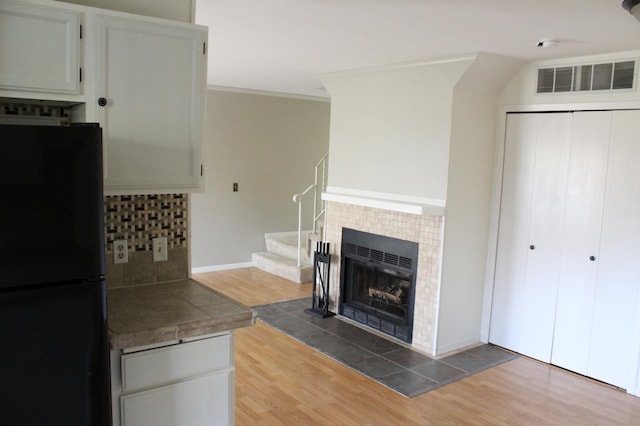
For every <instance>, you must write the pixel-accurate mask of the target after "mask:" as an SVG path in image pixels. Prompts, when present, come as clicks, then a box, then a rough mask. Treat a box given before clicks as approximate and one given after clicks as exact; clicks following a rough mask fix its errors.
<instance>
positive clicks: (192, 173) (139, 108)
mask: <svg viewBox="0 0 640 426" xmlns="http://www.w3.org/2000/svg"><path fill="white" fill-rule="evenodd" d="M96 26H97V31H98V35H97V44H98V48H97V55H98V62H97V64H98V65H97V95H98V97H99V98H103V99H104V100H103V102H101V104H104V106H99V107H98V109H97V116H98V119H99V121H100V122H101V123H102V126H103V129H104V130H103V131H104V144H105V152H106V155H105V178H106V179H105V188H106V189H169V190H171V189H188V188H195V187H198V185H199V181H200V174H201V154H200V150H201V143H202V125H203V115H204V97H205V94H206V87H205V74H206V73H205V69H206V54H205V41H206V36H207V33H206V29H205V28H204V27H196V26H193V25H179V24H170V23H159V22H156V21H153V22H147V21H140V20H138V19H133V18H131V19H129V18H126V17H121V16H108V15H99V16H98V17H97V19H96ZM96 101H98V100H96Z"/></svg>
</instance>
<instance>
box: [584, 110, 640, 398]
mask: <svg viewBox="0 0 640 426" xmlns="http://www.w3.org/2000/svg"><path fill="white" fill-rule="evenodd" d="M638 135H640V111H615V112H613V118H612V129H611V148H610V154H609V166H608V176H607V186H606V195H605V201H604V214H603V221H602V238H601V247H600V259H599V261H598V263H599V268H598V284H597V288H596V294H595V305H594V311H593V327H592V339H591V348H590V351H589V352H590V354H589V355H590V356H589V366H588V371H587V374H588V375H589V376H591V377H594V378H596V379H599V380H602V381H604V382H607V383H611V384H614V385H616V386H620V387H622V388H625V389H628V390H632V389H633V387H634V383H635V377H636V375H637V369H638V355H639V354H638V350H637V343H638V342H637V340H638V338H639V337H638V335H639V334H640V330H639V329H638V325H637V323H638V300H639V298H640V294H639V292H640V167H639V164H640V137H639V136H638Z"/></svg>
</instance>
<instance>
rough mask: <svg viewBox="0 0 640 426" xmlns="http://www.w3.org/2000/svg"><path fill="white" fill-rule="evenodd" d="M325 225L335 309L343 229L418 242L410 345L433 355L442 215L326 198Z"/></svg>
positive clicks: (337, 298) (332, 303)
mask: <svg viewBox="0 0 640 426" xmlns="http://www.w3.org/2000/svg"><path fill="white" fill-rule="evenodd" d="M325 227H326V229H325V231H326V237H325V238H326V242H328V243H329V244H330V252H331V273H330V278H329V280H330V281H329V282H330V288H329V301H330V304H329V306H330V310H331V311H333V312H338V306H337V302H338V300H339V292H340V247H341V245H342V228H351V229H355V230H357V231H364V232H369V233H372V234H379V235H384V236H387V237H393V238H399V239H402V240H407V241H413V242H416V243H418V273H417V277H416V290H415V306H414V320H413V341H412V343H411V345H412V346H413V347H414V348H415V349H417V350H420V351H423V352H425V353H427V354H434V353H435V338H436V323H437V315H438V292H439V281H440V257H441V245H442V227H443V217H442V216H432V215H417V214H412V213H403V212H397V211H392V210H386V209H381V208H374V207H364V206H360V205H353V204H347V203H341V202H335V201H327V206H326V219H325Z"/></svg>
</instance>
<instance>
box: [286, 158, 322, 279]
mask: <svg viewBox="0 0 640 426" xmlns="http://www.w3.org/2000/svg"><path fill="white" fill-rule="evenodd" d="M328 167H329V153H326V154H325V155H324V157H322V159H321V160H320V161H319V162H318V164H316V167H315V175H314V182H313V184H311V185H309V186H308V187H307V189H305V190H304V191H302V192H301V193H299V194H295V195H294V196H293V202H294V203H297V204H298V262H297V265H298V267H300V265H301V262H300V258H301V253H302V252H301V250H302V201H303V197H304V196H305V195H307V194H308V193H309V192H311V190H313V227H312V228H313V229H312V232H313V233H314V234H315V233H316V231H317V229H318V222H319V221H320V219H321V218H322V217H323V216H324V213H325V203H324V200H322V193H323V192H324V191H325V190H326V189H327V177H328V171H329V170H328ZM305 245H306V244H305Z"/></svg>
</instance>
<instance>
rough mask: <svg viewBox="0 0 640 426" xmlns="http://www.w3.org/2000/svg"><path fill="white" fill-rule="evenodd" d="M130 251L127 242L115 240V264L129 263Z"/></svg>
mask: <svg viewBox="0 0 640 426" xmlns="http://www.w3.org/2000/svg"><path fill="white" fill-rule="evenodd" d="M128 261H129V250H128V244H127V240H115V241H114V242H113V263H127V262H128Z"/></svg>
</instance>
